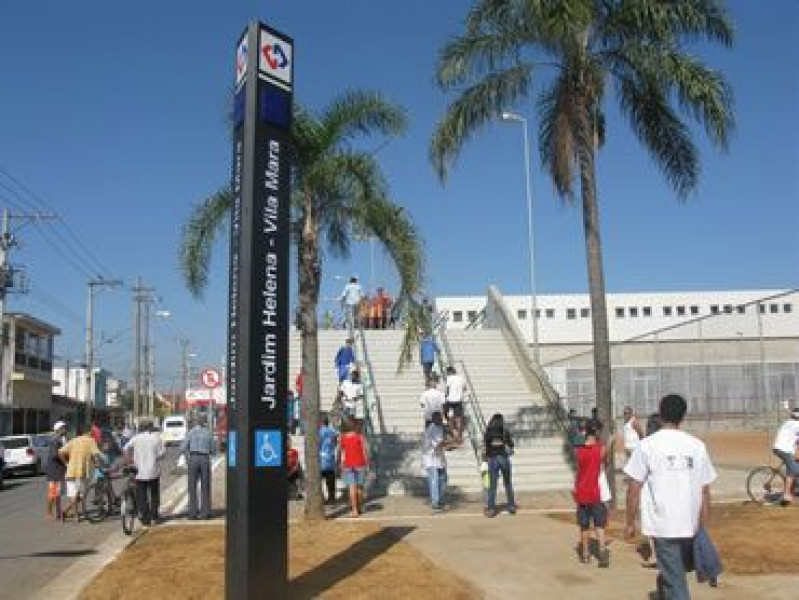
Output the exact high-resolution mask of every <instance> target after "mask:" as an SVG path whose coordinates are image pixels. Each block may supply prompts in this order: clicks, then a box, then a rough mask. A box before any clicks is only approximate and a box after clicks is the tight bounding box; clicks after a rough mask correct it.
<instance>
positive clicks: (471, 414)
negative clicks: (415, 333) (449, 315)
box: [433, 318, 486, 467]
mask: <svg viewBox="0 0 799 600" xmlns="http://www.w3.org/2000/svg"><path fill="white" fill-rule="evenodd" d="M446 324H447V319H446V318H445V319H442V320H441V322H440V323H439V327H438V328H437V329H436V330H434V332H433V335H434V336H435V337H436V338H437V340H438V341H439V342H440V344H439V347H441V348H443V349H444V355H445V356H446V363H447V364H448V365H452V366H453V367H454V366H455V365H456V364H457V365H458V366H459V367H460V370H461V373H462V374H463V377H464V379H465V381H466V387H467V388H468V393H467V394H466V397H465V398H464V399H463V404H464V407H465V408H466V409H467V410H465V411H464V413H465V414H464V416H465V418H464V423H465V425H466V428H467V429H468V431H469V441H470V442H471V446H472V451H473V452H474V458H475V461H476V463H477V465H478V467H479V465H480V463H481V462H482V450H481V443H482V440H483V436H484V434H485V429H486V422H485V417H484V415H483V410H482V408H481V407H480V402H479V400H478V398H477V392H476V391H475V389H474V384H473V383H472V378H471V377H470V376H469V371H468V369H467V368H466V363H464V362H463V361H462V360H459V359H456V358H455V354H454V353H453V352H452V347H451V346H450V344H449V338H448V337H447V331H446ZM438 368H439V370H440V371H441V373H446V366H445V365H444V359H443V357H442V355H441V353H439V354H438Z"/></svg>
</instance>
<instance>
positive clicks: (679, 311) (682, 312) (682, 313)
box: [677, 306, 685, 317]
mask: <svg viewBox="0 0 799 600" xmlns="http://www.w3.org/2000/svg"><path fill="white" fill-rule="evenodd" d="M677 314H678V315H679V316H681V317H684V316H685V307H684V306H678V307H677Z"/></svg>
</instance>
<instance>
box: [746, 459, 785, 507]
mask: <svg viewBox="0 0 799 600" xmlns="http://www.w3.org/2000/svg"><path fill="white" fill-rule="evenodd" d="M783 492H785V476H784V475H783V474H782V473H781V472H780V471H779V469H775V468H773V467H757V468H756V469H752V471H750V473H749V476H748V477H747V478H746V493H747V494H749V497H750V498H751V499H752V502H756V503H758V504H763V503H765V502H775V501H779V499H780V498H782V494H783Z"/></svg>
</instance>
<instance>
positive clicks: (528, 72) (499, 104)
mask: <svg viewBox="0 0 799 600" xmlns="http://www.w3.org/2000/svg"><path fill="white" fill-rule="evenodd" d="M531 78H532V65H530V64H529V63H522V64H519V65H517V66H514V67H510V68H508V69H505V70H502V71H499V72H495V73H490V74H489V75H487V76H486V77H485V78H484V79H483V80H482V81H481V82H480V83H478V84H476V85H474V86H472V87H470V88H468V89H467V90H465V91H464V92H463V93H462V94H461V95H460V97H459V98H458V99H457V100H455V101H454V102H453V103H452V105H451V106H450V107H449V109H448V110H447V114H446V115H445V116H444V119H443V120H442V121H441V122H440V123H439V124H438V125H437V126H436V129H435V132H434V133H433V139H432V142H431V145H430V160H431V162H432V163H433V168H434V169H435V171H436V173H437V174H438V176H439V178H440V179H441V180H442V181H445V180H446V177H447V171H448V169H449V167H450V166H451V165H452V163H453V162H454V161H455V158H456V157H457V155H458V154H459V153H460V149H461V147H462V146H463V144H464V143H465V142H466V141H467V140H469V139H470V138H471V137H472V136H473V135H474V134H475V133H476V132H477V131H478V130H479V129H481V128H482V127H483V126H484V125H485V124H486V123H488V122H489V121H491V120H492V119H495V118H497V117H498V116H499V115H500V113H501V112H502V110H503V109H504V108H505V107H507V106H511V105H513V104H514V103H515V102H516V101H517V100H518V99H519V98H521V97H523V96H525V95H526V94H527V91H528V89H529V87H530V81H531Z"/></svg>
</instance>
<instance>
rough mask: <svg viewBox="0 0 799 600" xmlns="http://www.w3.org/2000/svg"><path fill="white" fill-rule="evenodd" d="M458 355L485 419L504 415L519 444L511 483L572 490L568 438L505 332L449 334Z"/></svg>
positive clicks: (522, 487) (516, 486) (532, 488)
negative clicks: (566, 448)
mask: <svg viewBox="0 0 799 600" xmlns="http://www.w3.org/2000/svg"><path fill="white" fill-rule="evenodd" d="M446 335H447V339H448V340H449V345H450V349H451V351H452V353H453V355H454V356H453V357H454V359H455V360H456V361H457V360H462V361H463V362H464V363H465V365H466V370H467V371H468V374H469V376H470V378H471V380H472V384H473V385H474V388H475V393H476V394H477V399H478V401H479V404H480V407H481V409H482V412H483V415H484V417H485V420H486V422H488V421H489V420H490V418H491V416H492V415H493V414H494V413H501V414H502V415H503V417H504V418H505V424H506V426H507V428H508V429H509V430H510V431H511V434H512V435H513V438H514V441H515V443H516V452H515V454H514V456H513V458H512V463H513V484H514V489H515V490H518V491H549V490H562V489H569V488H571V487H572V486H573V483H574V476H573V474H572V470H571V466H570V464H569V462H568V459H567V455H566V453H565V452H564V439H563V435H562V434H561V433H560V430H559V429H558V428H557V426H556V424H555V421H554V419H553V418H552V417H551V415H550V411H549V410H548V407H547V406H546V405H545V403H544V400H543V399H542V397H541V395H540V394H539V393H536V392H534V391H532V390H531V389H530V386H529V385H528V383H527V381H526V380H525V378H524V376H523V374H522V372H521V370H520V369H519V367H518V365H517V363H516V361H515V358H514V356H513V353H512V352H511V349H510V347H509V346H508V344H507V342H506V341H505V339H504V337H503V336H502V332H501V331H499V330H492V329H478V330H450V331H448V332H447V334H446Z"/></svg>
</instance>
